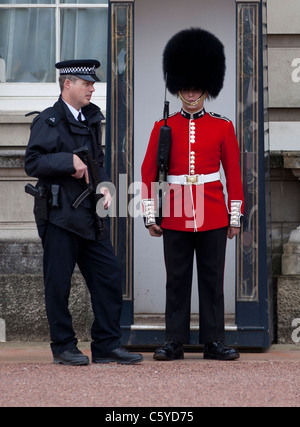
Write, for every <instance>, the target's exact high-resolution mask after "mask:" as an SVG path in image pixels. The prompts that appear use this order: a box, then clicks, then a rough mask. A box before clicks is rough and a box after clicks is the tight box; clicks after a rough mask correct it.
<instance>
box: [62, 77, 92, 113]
mask: <svg viewBox="0 0 300 427" xmlns="http://www.w3.org/2000/svg"><path fill="white" fill-rule="evenodd" d="M94 91H95V88H94V82H88V81H86V80H83V79H80V78H78V79H76V80H75V81H74V82H72V81H71V80H66V82H65V90H64V92H63V97H64V99H65V96H67V97H68V100H67V99H65V100H66V101H67V102H68V103H69V104H70V105H72V107H74V108H76V110H80V108H82V107H84V106H86V105H88V104H89V103H90V102H91V98H92V94H93V92H94Z"/></svg>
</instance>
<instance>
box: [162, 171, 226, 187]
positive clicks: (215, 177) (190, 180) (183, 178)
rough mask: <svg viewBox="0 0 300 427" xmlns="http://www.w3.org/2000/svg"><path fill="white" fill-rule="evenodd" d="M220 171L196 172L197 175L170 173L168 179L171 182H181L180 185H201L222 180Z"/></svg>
mask: <svg viewBox="0 0 300 427" xmlns="http://www.w3.org/2000/svg"><path fill="white" fill-rule="evenodd" d="M220 179H221V175H220V172H214V173H208V174H205V175H204V174H197V175H196V174H195V175H168V176H167V181H168V183H169V184H180V185H191V184H194V185H199V184H206V183H207V182H214V181H220Z"/></svg>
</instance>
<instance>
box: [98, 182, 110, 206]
mask: <svg viewBox="0 0 300 427" xmlns="http://www.w3.org/2000/svg"><path fill="white" fill-rule="evenodd" d="M100 193H101V194H103V196H104V197H103V199H101V200H103V206H104V209H105V210H107V209H108V208H109V207H110V205H111V194H110V192H109V189H108V188H106V187H101V188H100Z"/></svg>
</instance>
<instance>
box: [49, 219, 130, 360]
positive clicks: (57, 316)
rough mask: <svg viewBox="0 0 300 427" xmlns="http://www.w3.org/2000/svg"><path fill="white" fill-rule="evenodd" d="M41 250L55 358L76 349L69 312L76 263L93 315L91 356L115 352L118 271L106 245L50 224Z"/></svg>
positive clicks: (117, 342) (119, 299)
mask: <svg viewBox="0 0 300 427" xmlns="http://www.w3.org/2000/svg"><path fill="white" fill-rule="evenodd" d="M43 247H44V283H45V303H46V312H47V317H48V321H49V326H50V336H51V340H52V343H51V348H52V352H53V354H54V355H57V354H59V353H61V352H63V351H65V350H68V349H71V348H74V347H75V346H76V344H77V339H76V338H75V332H74V330H73V326H72V318H71V314H70V311H69V308H68V301H69V294H70V287H71V277H72V274H73V271H74V268H75V264H76V263H77V265H78V267H79V269H80V271H81V273H82V275H83V277H84V279H85V281H86V284H87V287H88V289H89V291H90V294H91V302H92V307H93V312H94V316H95V319H94V322H93V325H92V330H91V337H92V339H93V342H92V345H91V350H92V354H93V356H97V355H100V354H101V352H105V351H110V350H113V349H115V348H117V347H119V345H120V336H121V330H120V315H121V307H122V289H121V277H120V274H121V273H120V270H121V268H120V263H119V261H118V260H117V258H116V256H115V254H114V252H113V248H112V246H111V243H110V240H109V239H108V238H106V239H104V240H100V241H92V240H86V239H83V238H81V237H80V236H77V235H76V234H74V233H71V232H69V231H66V230H64V229H62V228H59V227H56V226H55V225H53V224H48V225H47V230H46V233H45V235H44V237H43Z"/></svg>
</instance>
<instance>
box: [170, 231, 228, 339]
mask: <svg viewBox="0 0 300 427" xmlns="http://www.w3.org/2000/svg"><path fill="white" fill-rule="evenodd" d="M163 236H164V256H165V264H166V271H167V288H166V340H176V341H180V342H182V343H189V338H190V311H191V288H192V276H193V260H194V254H195V253H196V260H197V272H198V295H199V323H200V325H199V327H200V333H199V342H200V343H202V344H205V343H208V342H212V341H224V291H223V282H224V265H225V252H226V241H227V227H225V228H220V229H216V230H209V231H203V232H189V231H188V232H186V231H176V230H166V229H165V230H164V234H163Z"/></svg>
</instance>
